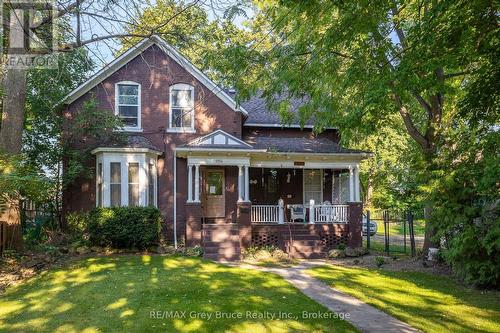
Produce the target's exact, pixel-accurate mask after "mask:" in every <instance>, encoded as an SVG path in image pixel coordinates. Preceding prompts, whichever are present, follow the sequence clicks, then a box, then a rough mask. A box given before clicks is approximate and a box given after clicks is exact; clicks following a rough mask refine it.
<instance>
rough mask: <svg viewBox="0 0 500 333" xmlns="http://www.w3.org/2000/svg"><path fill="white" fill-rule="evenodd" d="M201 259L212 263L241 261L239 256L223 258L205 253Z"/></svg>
mask: <svg viewBox="0 0 500 333" xmlns="http://www.w3.org/2000/svg"><path fill="white" fill-rule="evenodd" d="M203 258H205V259H208V260H214V261H238V260H240V259H241V258H240V255H239V254H238V255H233V256H225V255H220V254H215V253H205V254H204V255H203Z"/></svg>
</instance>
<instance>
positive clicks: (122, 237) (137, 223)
mask: <svg viewBox="0 0 500 333" xmlns="http://www.w3.org/2000/svg"><path fill="white" fill-rule="evenodd" d="M160 228H161V215H160V211H159V210H158V209H157V208H155V207H113V208H95V209H94V210H92V211H91V212H90V213H89V214H87V215H86V222H85V233H86V234H88V239H89V242H90V243H91V244H92V245H97V246H111V247H114V248H137V249H141V250H142V249H145V248H147V247H148V246H151V245H154V244H157V243H158V241H159V237H160Z"/></svg>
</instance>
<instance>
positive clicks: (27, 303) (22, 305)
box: [0, 256, 356, 333]
mask: <svg viewBox="0 0 500 333" xmlns="http://www.w3.org/2000/svg"><path fill="white" fill-rule="evenodd" d="M156 311H160V314H158V313H157V312H156ZM164 311H167V312H168V311H179V313H178V318H170V319H167V318H161V317H162V316H164V315H163V314H162V313H161V312H164ZM180 311H187V312H186V314H185V315H186V317H185V318H183V317H182V315H181V313H180ZM247 311H249V312H250V313H251V315H256V316H257V315H259V314H262V315H264V314H265V313H266V311H267V312H269V313H271V314H274V315H278V313H279V312H280V311H281V312H282V313H287V314H289V313H292V315H291V317H292V318H288V319H286V318H285V319H283V320H273V319H269V318H267V319H266V318H261V319H259V318H257V319H253V318H251V317H250V316H249V313H247ZM302 311H308V312H316V311H321V312H326V311H327V310H326V308H324V307H322V306H321V305H319V304H317V303H315V302H313V301H312V300H310V299H309V298H307V297H306V296H304V295H303V294H301V293H300V292H299V291H298V290H297V289H295V288H294V287H292V286H291V285H290V284H288V283H287V282H285V281H284V280H283V279H282V278H280V277H278V276H277V275H274V274H269V273H263V272H260V271H256V270H246V269H240V268H232V267H227V266H223V265H219V264H216V263H213V262H209V261H204V260H201V259H197V258H185V257H161V256H115V257H96V258H90V259H86V260H81V261H77V262H75V263H74V264H72V265H71V266H68V267H66V268H62V269H57V270H52V271H49V272H47V273H44V274H42V275H41V276H39V277H37V278H34V279H31V280H29V281H28V282H26V283H24V284H21V285H19V286H17V287H13V288H10V289H8V290H7V292H6V293H5V294H4V295H1V296H0V331H1V332H64V333H71V332H333V331H335V332H354V331H356V330H355V329H354V328H353V327H352V326H350V324H348V323H347V322H345V321H342V320H340V319H307V320H304V319H303V318H302ZM218 313H226V314H227V315H226V316H229V315H231V316H238V314H240V315H241V316H242V317H243V318H234V319H227V318H226V319H220V318H219V319H217V318H214V316H216V315H217V314H218ZM153 314H154V316H155V317H159V318H152V316H153ZM203 314H205V315H207V316H208V315H210V314H211V315H212V317H211V318H210V319H201V318H194V317H193V316H195V315H203Z"/></svg>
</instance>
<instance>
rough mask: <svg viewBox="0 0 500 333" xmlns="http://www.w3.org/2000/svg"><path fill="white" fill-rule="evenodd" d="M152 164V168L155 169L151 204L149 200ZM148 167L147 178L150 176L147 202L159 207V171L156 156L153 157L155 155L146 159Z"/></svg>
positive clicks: (149, 204)
mask: <svg viewBox="0 0 500 333" xmlns="http://www.w3.org/2000/svg"><path fill="white" fill-rule="evenodd" d="M150 165H151V166H152V170H153V187H154V189H153V204H152V205H151V203H150V202H149V185H150V184H149V166H150ZM146 167H147V168H148V169H147V172H146V174H147V178H148V182H147V188H146V196H147V199H146V203H147V205H148V206H154V207H158V203H157V202H158V185H157V184H158V171H157V170H156V158H153V157H149V158H147V159H146Z"/></svg>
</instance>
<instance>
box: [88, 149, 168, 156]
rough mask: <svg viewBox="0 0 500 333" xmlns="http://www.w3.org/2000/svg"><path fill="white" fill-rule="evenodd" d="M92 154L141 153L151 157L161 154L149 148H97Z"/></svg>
mask: <svg viewBox="0 0 500 333" xmlns="http://www.w3.org/2000/svg"><path fill="white" fill-rule="evenodd" d="M91 153H92V154H94V155H95V154H98V153H143V154H152V155H158V156H159V155H161V154H162V152H160V151H157V150H154V149H149V148H115V147H113V148H106V147H98V148H96V149H94V150H92V151H91Z"/></svg>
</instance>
